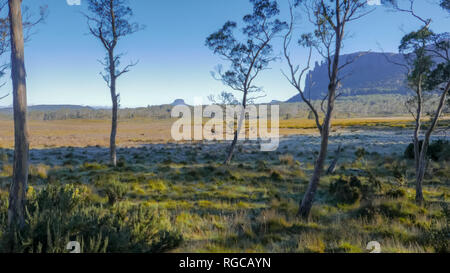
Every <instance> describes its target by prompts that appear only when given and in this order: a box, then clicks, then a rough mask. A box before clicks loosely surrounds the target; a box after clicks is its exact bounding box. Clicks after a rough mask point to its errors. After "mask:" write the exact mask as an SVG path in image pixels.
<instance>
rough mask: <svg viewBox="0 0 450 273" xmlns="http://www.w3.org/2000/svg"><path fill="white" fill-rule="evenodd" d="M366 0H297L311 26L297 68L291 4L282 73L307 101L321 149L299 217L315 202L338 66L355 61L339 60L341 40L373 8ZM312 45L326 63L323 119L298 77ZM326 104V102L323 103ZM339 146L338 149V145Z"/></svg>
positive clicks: (338, 82) (338, 81)
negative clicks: (306, 50) (286, 70)
mask: <svg viewBox="0 0 450 273" xmlns="http://www.w3.org/2000/svg"><path fill="white" fill-rule="evenodd" d="M367 5H368V2H367V0H296V1H295V2H294V7H301V8H302V10H303V11H304V13H305V15H306V16H304V17H305V18H308V20H309V22H310V23H311V25H312V26H313V28H314V32H313V33H306V34H303V35H302V36H301V39H300V45H302V46H306V47H307V48H309V49H310V51H309V58H308V64H307V65H306V66H305V69H303V70H300V69H299V66H298V65H295V64H294V63H293V61H292V59H291V56H290V54H289V45H290V42H291V40H292V39H293V20H294V18H293V16H292V14H293V12H292V8H291V24H290V28H289V31H288V33H287V34H286V36H285V40H284V55H285V58H286V60H287V62H288V65H289V69H290V72H289V73H285V76H286V78H287V79H288V81H289V82H290V83H291V85H292V86H293V87H294V88H295V89H296V90H297V91H298V92H299V93H300V95H301V96H302V98H304V102H305V103H306V104H307V105H308V107H309V108H310V110H311V113H312V115H313V116H314V119H315V122H316V126H317V129H318V130H319V132H320V136H321V144H320V151H319V155H318V157H317V160H316V162H315V166H314V172H313V174H312V177H311V179H310V181H309V184H308V187H307V189H306V192H305V194H304V197H303V199H302V201H301V203H300V207H299V211H298V215H299V216H300V217H301V218H304V219H307V218H309V214H310V211H311V208H312V205H313V202H314V197H315V194H316V191H317V188H318V186H319V182H320V178H321V176H322V173H323V171H324V166H325V161H326V158H327V153H328V142H329V136H330V130H331V121H332V118H333V113H334V107H335V101H336V98H337V97H338V96H339V94H338V91H339V88H340V85H341V81H342V79H343V77H346V76H348V75H341V74H342V73H340V72H341V70H342V69H343V68H344V67H346V66H347V65H349V64H351V63H352V62H354V61H355V58H351V59H347V60H346V61H345V62H343V63H342V61H341V58H340V55H341V49H342V46H343V41H344V39H345V37H346V34H347V33H346V29H347V25H348V24H349V23H355V21H357V20H358V19H360V18H362V17H364V16H365V15H367V14H368V13H370V12H371V11H373V9H367ZM311 49H315V50H316V51H317V53H318V54H319V55H320V56H321V57H323V59H324V60H325V63H326V64H327V70H328V71H327V72H328V80H329V84H328V90H327V94H326V96H325V97H324V98H323V103H322V107H321V108H322V109H321V110H322V111H323V113H324V118H323V120H322V119H321V118H320V117H319V111H318V110H317V109H316V108H315V107H314V105H313V104H312V103H311V102H310V101H309V100H308V99H306V97H305V95H304V90H303V89H302V87H301V81H302V79H303V76H304V74H305V72H306V71H307V70H308V69H309V62H310V60H311V53H312V52H311ZM324 104H326V106H324ZM338 150H339V149H338Z"/></svg>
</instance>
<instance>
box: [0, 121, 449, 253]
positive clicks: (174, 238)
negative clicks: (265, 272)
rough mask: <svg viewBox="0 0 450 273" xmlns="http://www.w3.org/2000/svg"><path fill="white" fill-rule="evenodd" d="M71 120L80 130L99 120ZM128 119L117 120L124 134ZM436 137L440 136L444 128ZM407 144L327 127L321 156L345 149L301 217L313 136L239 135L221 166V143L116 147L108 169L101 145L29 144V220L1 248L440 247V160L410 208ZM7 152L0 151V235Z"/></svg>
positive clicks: (444, 210)
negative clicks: (114, 163) (270, 148)
mask: <svg viewBox="0 0 450 273" xmlns="http://www.w3.org/2000/svg"><path fill="white" fill-rule="evenodd" d="M377 122H380V121H377ZM383 122H386V121H383ZM74 124H77V123H76V122H73V123H72V124H71V125H70V126H74ZM353 124H354V123H353ZM357 124H358V125H360V123H357ZM78 125H79V126H80V127H79V128H80V130H83V133H84V132H87V134H88V135H89V134H93V135H95V134H96V133H97V134H99V135H100V134H105V136H106V132H103V133H101V132H100V131H101V130H107V128H108V126H107V123H105V124H104V125H99V124H98V123H97V122H92V124H89V123H88V125H89V126H88V127H85V126H86V125H83V126H81V123H79V124H78ZM31 126H32V127H33V126H37V124H35V125H31ZM52 126H54V128H55V129H58V128H59V129H60V130H61V131H65V130H68V129H67V127H66V128H61V127H58V126H57V125H56V124H55V125H52ZM133 126H136V124H133V123H131V124H130V123H127V125H126V124H121V127H122V130H124V128H127V129H126V130H125V131H122V132H127V130H131V128H133ZM34 128H35V129H33V130H39V128H37V127H34ZM70 128H74V127H70ZM81 128H84V129H81ZM141 130H142V132H144V133H145V129H141ZM129 132H131V131H129ZM72 134H74V135H76V134H75V133H74V132H73V131H72ZM78 134H80V133H78ZM80 135H84V134H80ZM122 137H123V136H122ZM75 139H76V138H75ZM78 139H80V140H81V138H78ZM123 139H124V138H122V141H123ZM438 139H447V140H448V136H447V135H446V133H445V131H443V130H441V131H440V132H439V133H438V136H437V137H436V138H435V139H434V140H438ZM60 141H61V140H60ZM409 142H410V132H409V131H403V130H399V131H398V132H392V131H391V130H390V131H383V130H372V131H368V130H361V128H359V129H354V132H353V133H346V134H345V133H343V134H341V133H334V134H333V136H332V138H331V143H330V144H331V145H330V153H329V157H328V159H327V164H329V163H330V162H331V161H332V160H333V156H334V150H335V149H336V147H337V146H338V145H339V144H342V145H343V148H344V151H343V153H342V156H341V159H340V160H339V163H338V168H337V171H336V173H335V174H333V175H326V176H324V177H323V179H322V180H321V184H320V187H319V190H318V193H317V199H316V203H315V205H314V207H313V210H312V215H311V219H310V221H303V220H299V219H298V218H296V217H295V215H296V212H297V210H298V203H299V201H300V198H301V197H302V195H303V193H304V191H305V189H306V186H307V183H308V178H309V177H310V176H311V172H312V170H313V166H314V165H313V163H314V160H315V157H316V156H317V153H318V144H319V139H318V138H317V137H315V136H312V135H292V136H290V137H288V138H284V139H282V140H281V143H280V147H279V149H278V150H277V151H276V152H260V151H259V147H258V146H257V145H254V144H253V143H250V142H246V143H240V144H239V145H238V147H237V154H236V157H235V160H234V161H233V164H232V165H231V166H223V165H222V164H221V162H222V160H223V158H224V157H225V151H226V148H227V145H228V144H227V143H209V144H206V143H205V144H201V143H190V144H189V143H185V144H174V143H172V144H170V143H165V144H162V143H161V144H148V145H144V146H142V145H141V146H135V147H128V148H121V149H119V151H118V158H119V164H118V167H116V168H113V167H110V166H108V165H107V164H106V163H107V160H108V150H107V149H106V148H103V147H87V148H77V147H75V145H74V147H62V148H47V149H37V150H36V149H35V150H32V151H31V161H32V165H31V166H30V188H29V190H28V197H29V200H30V202H29V203H30V204H29V207H28V209H29V211H30V215H29V216H28V221H29V222H30V226H31V228H30V230H28V231H27V233H26V234H22V235H21V237H17V238H19V239H17V238H16V239H17V240H16V241H14V242H13V243H11V242H5V241H4V240H3V241H2V240H0V251H2V250H3V251H5V250H6V249H7V250H10V249H11V247H10V244H12V245H13V246H14V247H13V249H14V250H15V251H28V252H29V251H33V252H42V251H46V252H50V251H54V252H60V251H62V252H63V251H65V249H64V247H65V243H66V241H67V240H69V239H70V240H75V239H76V240H81V241H82V242H84V243H83V249H84V251H85V252H105V251H106V252H123V251H128V252H155V251H171V252H315V253H321V252H367V250H366V245H367V243H368V242H370V241H374V240H375V241H378V242H380V243H381V247H382V251H383V252H449V251H450V249H449V235H450V229H449V219H450V209H449V202H450V164H448V157H447V159H442V158H440V159H437V160H436V161H430V164H429V167H428V169H427V174H426V177H425V184H424V194H425V198H426V203H425V204H424V206H417V205H416V204H415V202H414V170H413V165H414V164H413V161H412V160H411V159H407V158H405V157H404V155H403V153H404V150H405V148H406V146H407V145H408V143H409ZM56 144H58V145H60V146H69V144H68V143H64V142H61V143H55V145H56ZM92 144H93V143H92ZM447 152H448V151H447ZM11 159H12V150H11V149H0V170H1V171H0V238H1V235H2V232H3V234H6V233H5V229H4V227H5V221H6V220H5V219H6V207H7V191H8V188H9V185H10V181H11V173H12V167H11V162H12V161H11ZM2 228H3V230H2ZM8 238H9V237H8ZM49 238H50V242H51V244H49V243H48V242H49ZM7 246H8V248H7Z"/></svg>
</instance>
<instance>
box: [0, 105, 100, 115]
mask: <svg viewBox="0 0 450 273" xmlns="http://www.w3.org/2000/svg"><path fill="white" fill-rule="evenodd" d="M93 109H94V108H92V107H89V106H81V105H33V106H28V112H56V111H60V110H69V111H78V110H79V111H81V110H93ZM12 112H13V108H12V107H5V108H0V113H3V114H12Z"/></svg>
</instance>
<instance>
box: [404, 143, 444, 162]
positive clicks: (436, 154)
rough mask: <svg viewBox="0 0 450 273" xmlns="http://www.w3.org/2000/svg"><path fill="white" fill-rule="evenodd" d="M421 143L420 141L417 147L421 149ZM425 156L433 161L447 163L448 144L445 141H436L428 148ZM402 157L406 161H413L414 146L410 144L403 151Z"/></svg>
mask: <svg viewBox="0 0 450 273" xmlns="http://www.w3.org/2000/svg"><path fill="white" fill-rule="evenodd" d="M422 145H423V141H420V143H419V147H420V148H422ZM427 155H428V156H429V157H430V158H431V159H432V160H433V161H449V160H450V142H449V141H447V140H437V141H434V142H432V143H431V144H430V145H429V146H428V150H427ZM404 157H405V158H406V159H414V144H413V143H411V144H409V145H408V147H407V148H406V150H405V153H404Z"/></svg>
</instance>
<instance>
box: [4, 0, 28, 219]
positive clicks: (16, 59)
mask: <svg viewBox="0 0 450 273" xmlns="http://www.w3.org/2000/svg"><path fill="white" fill-rule="evenodd" d="M21 3H22V1H21V0H9V1H8V5H9V23H10V35H11V39H10V41H11V79H12V83H13V105H14V163H13V181H12V184H11V189H10V195H9V209H8V224H9V225H10V226H11V225H17V226H18V227H23V226H24V224H25V200H26V191H27V184H28V156H29V155H28V150H29V142H28V126H27V86H26V72H25V60H24V36H23V25H22V9H21Z"/></svg>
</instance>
